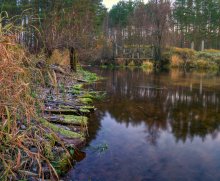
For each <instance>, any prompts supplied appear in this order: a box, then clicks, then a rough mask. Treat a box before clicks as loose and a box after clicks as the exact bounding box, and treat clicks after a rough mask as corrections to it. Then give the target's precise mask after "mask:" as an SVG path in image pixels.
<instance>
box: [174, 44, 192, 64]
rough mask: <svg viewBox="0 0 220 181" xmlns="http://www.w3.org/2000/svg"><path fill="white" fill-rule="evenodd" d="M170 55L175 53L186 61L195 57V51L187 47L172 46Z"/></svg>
mask: <svg viewBox="0 0 220 181" xmlns="http://www.w3.org/2000/svg"><path fill="white" fill-rule="evenodd" d="M171 51H172V55H173V54H176V55H178V56H180V57H181V58H182V59H183V61H186V60H187V59H193V58H194V57H195V54H196V52H195V51H194V50H192V49H189V48H177V47H174V48H172V49H171Z"/></svg>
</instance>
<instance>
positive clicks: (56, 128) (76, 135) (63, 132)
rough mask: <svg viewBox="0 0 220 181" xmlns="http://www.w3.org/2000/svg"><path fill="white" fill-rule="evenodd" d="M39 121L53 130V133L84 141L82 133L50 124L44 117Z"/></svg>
mask: <svg viewBox="0 0 220 181" xmlns="http://www.w3.org/2000/svg"><path fill="white" fill-rule="evenodd" d="M40 122H41V123H42V124H43V125H44V126H45V127H47V128H49V129H51V130H53V131H54V132H55V133H59V134H60V135H62V136H63V137H66V138H69V139H79V140H80V141H84V140H85V138H84V137H83V135H82V134H79V133H76V132H73V131H69V130H66V129H64V128H61V127H59V126H57V125H55V124H52V123H50V122H48V121H47V120H45V119H40Z"/></svg>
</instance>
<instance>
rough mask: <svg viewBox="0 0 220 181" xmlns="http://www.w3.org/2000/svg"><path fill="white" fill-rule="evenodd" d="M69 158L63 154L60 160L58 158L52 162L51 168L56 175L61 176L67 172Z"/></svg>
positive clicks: (69, 163) (69, 164) (69, 162)
mask: <svg viewBox="0 0 220 181" xmlns="http://www.w3.org/2000/svg"><path fill="white" fill-rule="evenodd" d="M70 159H71V156H70V155H68V154H66V153H63V154H62V155H61V156H60V158H58V159H57V160H56V161H53V162H52V165H53V167H54V168H55V169H56V171H57V173H58V174H62V173H65V172H67V171H68V169H69V168H70V166H71V161H70Z"/></svg>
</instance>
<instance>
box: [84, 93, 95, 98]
mask: <svg viewBox="0 0 220 181" xmlns="http://www.w3.org/2000/svg"><path fill="white" fill-rule="evenodd" d="M81 98H90V99H94V96H93V95H92V94H90V93H88V92H87V93H85V94H84V95H82V96H81Z"/></svg>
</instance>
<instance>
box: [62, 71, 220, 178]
mask: <svg viewBox="0 0 220 181" xmlns="http://www.w3.org/2000/svg"><path fill="white" fill-rule="evenodd" d="M93 71H94V72H96V73H98V75H101V76H103V77H106V79H105V80H103V81H101V83H96V84H94V85H92V87H93V89H95V90H105V91H107V98H106V100H104V101H103V102H101V103H100V102H97V103H95V104H96V107H97V108H98V109H97V111H96V112H95V113H94V114H93V115H92V117H91V119H90V123H89V138H88V144H87V147H86V148H85V149H84V152H85V153H86V157H85V158H84V160H82V161H81V162H78V163H76V165H75V167H74V169H72V170H71V171H70V172H69V173H68V175H67V177H66V180H74V181H78V180H79V181H81V180H82V181H84V180H85V181H89V180H91V181H173V180H174V181H191V180H192V181H215V180H216V181H219V180H220V129H219V126H220V107H219V106H220V77H219V76H218V75H214V74H208V73H199V72H181V71H178V70H172V71H170V72H165V73H153V72H147V71H143V70H141V69H133V70H132V69H118V70H108V69H102V70H98V69H97V70H93Z"/></svg>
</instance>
